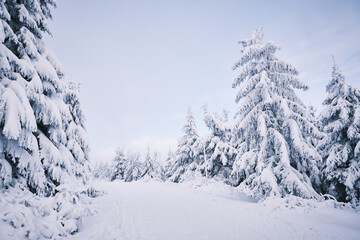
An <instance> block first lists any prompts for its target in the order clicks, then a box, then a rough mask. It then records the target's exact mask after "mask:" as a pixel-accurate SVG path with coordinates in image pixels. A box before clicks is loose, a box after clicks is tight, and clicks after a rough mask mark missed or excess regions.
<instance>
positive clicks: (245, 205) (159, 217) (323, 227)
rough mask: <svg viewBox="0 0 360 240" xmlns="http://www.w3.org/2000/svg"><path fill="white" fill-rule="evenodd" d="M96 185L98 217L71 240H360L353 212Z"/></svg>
mask: <svg viewBox="0 0 360 240" xmlns="http://www.w3.org/2000/svg"><path fill="white" fill-rule="evenodd" d="M96 184H98V189H103V190H104V191H105V192H106V194H105V195H104V196H101V197H98V198H95V199H94V201H93V204H94V207H95V209H96V210H97V211H98V214H96V215H95V216H92V217H87V218H84V219H83V227H82V229H81V230H80V232H79V233H77V234H76V235H74V236H72V237H71V239H102V240H113V239H116V240H137V239H139V240H157V239H159V240H162V239H164V240H165V239H166V240H177V239H196V240H202V239H204V240H205V239H221V240H226V239H292V240H295V239H360V214H359V213H355V212H353V211H350V210H339V209H333V208H329V207H319V208H316V209H315V208H311V209H310V210H309V209H307V208H305V207H303V208H302V207H299V208H296V209H287V208H281V209H279V208H277V207H276V204H269V205H264V204H262V203H255V202H254V201H251V200H250V199H249V198H246V197H244V196H243V195H241V194H239V193H236V191H233V190H231V189H230V187H227V186H221V187H220V185H217V186H213V187H208V188H205V189H202V188H199V189H195V188H194V187H192V188H190V187H189V186H187V185H184V184H173V183H158V182H141V181H140V182H131V183H123V182H112V183H108V182H98V183H96ZM274 206H275V207H274Z"/></svg>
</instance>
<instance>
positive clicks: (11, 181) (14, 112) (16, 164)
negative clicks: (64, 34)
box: [0, 0, 88, 195]
mask: <svg viewBox="0 0 360 240" xmlns="http://www.w3.org/2000/svg"><path fill="white" fill-rule="evenodd" d="M53 6H55V1H53V0H49V1H40V0H34V1H25V0H20V1H14V0H4V1H1V2H0V8H1V11H0V18H1V21H0V39H1V47H0V68H1V73H0V94H1V99H2V104H1V108H0V127H1V128H0V129H1V136H0V150H1V151H0V179H1V180H0V185H1V186H3V187H9V186H10V185H12V186H14V185H15V184H16V183H19V184H21V185H26V186H27V187H28V189H30V190H31V191H32V192H34V193H37V194H45V195H50V194H54V193H55V187H56V186H58V185H59V184H61V183H65V182H67V183H71V182H76V181H77V178H78V177H80V178H81V179H83V180H84V178H83V177H84V176H85V175H86V173H85V172H87V171H88V167H87V166H85V165H86V163H85V162H86V161H87V156H86V154H87V150H86V149H87V144H86V143H82V144H80V145H79V146H80V148H82V149H81V151H82V153H83V155H84V156H83V157H82V156H80V155H81V154H80V151H79V149H78V148H77V147H78V146H76V144H72V143H70V142H69V141H70V138H72V137H74V134H73V133H72V130H71V128H72V127H73V128H78V127H79V126H76V127H74V125H77V124H76V123H75V124H72V122H73V121H74V117H75V118H76V116H74V115H73V114H72V112H70V109H69V105H68V104H66V103H65V101H64V96H65V94H66V91H67V89H66V85H65V84H64V83H63V82H62V81H61V78H62V77H63V75H64V74H63V69H62V66H61V64H60V63H59V62H58V60H57V59H56V58H55V56H54V55H53V54H52V53H51V51H50V50H49V49H48V48H47V46H46V45H45V43H44V42H43V40H42V35H43V33H50V31H49V29H48V27H47V20H48V19H51V17H52V16H51V7H53ZM69 90H70V89H69ZM70 105H71V104H70ZM78 117H80V116H78ZM71 125H72V126H71ZM80 126H81V127H83V126H82V125H81V124H80ZM75 132H76V131H75ZM83 135H84V134H83ZM76 138H77V140H75V142H77V143H79V141H82V140H81V138H82V139H84V137H83V136H77V137H76ZM77 163H80V165H78V166H77V167H76V166H75V165H77ZM80 166H81V167H80ZM74 171H75V172H76V174H74ZM10 172H11V174H10ZM85 179H86V177H85Z"/></svg>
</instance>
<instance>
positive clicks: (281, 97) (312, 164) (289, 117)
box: [233, 29, 321, 198]
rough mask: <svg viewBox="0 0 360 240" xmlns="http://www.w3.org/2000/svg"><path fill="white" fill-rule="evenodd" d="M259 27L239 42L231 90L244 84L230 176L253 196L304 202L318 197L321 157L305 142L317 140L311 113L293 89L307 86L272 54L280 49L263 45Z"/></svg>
mask: <svg viewBox="0 0 360 240" xmlns="http://www.w3.org/2000/svg"><path fill="white" fill-rule="evenodd" d="M263 37H264V34H263V31H262V29H257V30H255V31H254V33H253V34H252V36H251V38H250V39H248V40H244V41H240V42H239V43H240V44H242V46H243V49H242V50H241V57H240V59H239V61H238V62H236V64H235V65H234V67H233V69H234V70H236V69H239V75H238V77H237V78H236V79H235V80H234V83H233V87H234V88H236V87H238V86H239V85H241V84H242V83H243V84H242V87H241V89H240V90H239V92H238V94H237V96H236V102H240V101H241V102H240V103H241V105H240V107H239V110H238V112H237V114H236V117H237V121H236V123H235V146H236V147H237V149H238V151H239V153H238V155H237V157H236V160H235V163H234V166H233V174H234V175H236V176H237V177H238V180H239V182H240V186H241V187H242V188H244V189H245V190H248V191H250V193H251V194H253V195H257V196H261V197H267V196H285V195H288V194H291V195H296V196H300V197H304V198H312V197H316V196H317V193H316V192H315V191H314V189H313V187H312V183H313V184H314V186H317V185H319V170H318V166H319V163H320V161H321V157H320V156H319V154H318V153H317V151H316V149H315V148H314V147H312V146H311V144H310V143H309V142H308V141H307V136H308V135H313V136H320V132H319V131H318V130H317V128H316V126H314V124H313V123H311V121H309V112H308V110H307V109H306V107H305V105H304V104H303V103H302V101H301V100H300V99H299V98H298V97H297V96H296V94H295V92H294V89H302V90H306V89H307V88H308V87H307V86H306V85H305V84H304V83H303V82H301V81H300V80H299V79H298V78H297V74H298V72H297V70H296V69H295V68H294V67H293V66H292V65H290V64H288V63H286V62H283V61H282V60H280V59H278V58H277V57H276V56H275V52H276V50H278V49H280V48H279V47H278V46H277V45H275V44H274V43H273V42H268V43H266V44H263V43H262V40H263Z"/></svg>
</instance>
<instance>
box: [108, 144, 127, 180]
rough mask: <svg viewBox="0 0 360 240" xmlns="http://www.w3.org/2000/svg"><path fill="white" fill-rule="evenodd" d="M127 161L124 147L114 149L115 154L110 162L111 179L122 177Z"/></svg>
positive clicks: (121, 178)
mask: <svg viewBox="0 0 360 240" xmlns="http://www.w3.org/2000/svg"><path fill="white" fill-rule="evenodd" d="M127 163H128V159H127V157H126V156H125V153H124V149H123V148H119V149H118V150H117V151H116V156H115V158H114V160H113V162H112V170H111V181H114V180H115V179H120V180H123V179H124V175H125V170H126V167H127Z"/></svg>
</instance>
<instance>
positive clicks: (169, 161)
mask: <svg viewBox="0 0 360 240" xmlns="http://www.w3.org/2000/svg"><path fill="white" fill-rule="evenodd" d="M174 164H175V154H174V153H173V152H172V151H171V150H170V149H169V152H168V155H167V158H166V160H165V167H164V175H165V178H166V179H168V178H170V177H171V174H172V167H173V165H174Z"/></svg>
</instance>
